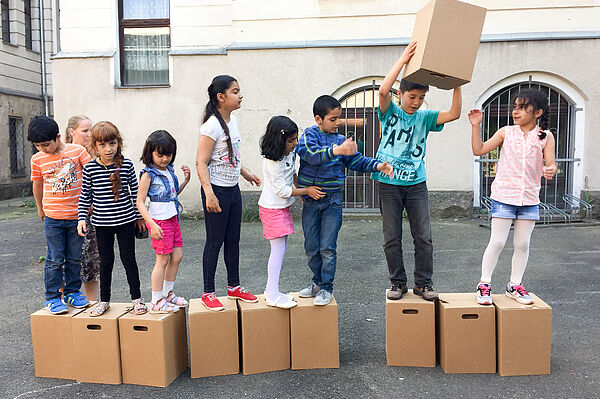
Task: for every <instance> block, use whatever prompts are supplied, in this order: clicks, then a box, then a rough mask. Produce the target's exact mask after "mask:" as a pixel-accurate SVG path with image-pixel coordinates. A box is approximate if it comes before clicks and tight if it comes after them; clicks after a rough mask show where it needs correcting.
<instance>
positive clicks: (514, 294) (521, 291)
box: [506, 282, 533, 305]
mask: <svg viewBox="0 0 600 399" xmlns="http://www.w3.org/2000/svg"><path fill="white" fill-rule="evenodd" d="M506 296H507V297H509V298H513V299H515V300H516V301H517V302H519V303H522V304H524V305H531V304H532V303H533V298H532V297H531V295H529V294H528V293H527V291H525V288H523V286H522V285H521V284H515V285H512V284H511V283H510V282H509V283H508V284H507V285H506Z"/></svg>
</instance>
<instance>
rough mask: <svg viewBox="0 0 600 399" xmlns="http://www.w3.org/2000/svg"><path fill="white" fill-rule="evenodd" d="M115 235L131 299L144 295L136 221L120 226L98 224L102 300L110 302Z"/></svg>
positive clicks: (97, 236) (97, 237)
mask: <svg viewBox="0 0 600 399" xmlns="http://www.w3.org/2000/svg"><path fill="white" fill-rule="evenodd" d="M115 235H116V236H117V243H118V244H119V256H120V257H121V262H122V263H123V267H124V268H125V275H126V276H127V283H128V284H129V293H130V294H131V299H138V298H141V297H142V294H141V292H140V273H139V271H138V266H137V262H136V260H135V222H129V223H125V224H122V225H119V226H96V240H97V241H98V253H99V254H100V300H101V301H102V302H110V286H111V283H112V271H113V265H114V263H115V244H114V243H115Z"/></svg>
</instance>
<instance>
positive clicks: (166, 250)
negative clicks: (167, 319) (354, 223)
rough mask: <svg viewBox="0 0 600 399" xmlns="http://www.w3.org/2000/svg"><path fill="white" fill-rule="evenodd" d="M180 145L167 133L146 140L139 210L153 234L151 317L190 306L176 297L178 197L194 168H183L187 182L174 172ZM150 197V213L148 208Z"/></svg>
mask: <svg viewBox="0 0 600 399" xmlns="http://www.w3.org/2000/svg"><path fill="white" fill-rule="evenodd" d="M176 153H177V142H176V141H175V139H174V138H173V136H171V135H170V134H169V133H168V132H167V131H165V130H157V131H155V132H152V133H151V134H150V136H148V138H147V139H146V143H145V144H144V149H143V151H142V156H141V158H140V160H141V161H142V162H143V163H144V164H145V165H146V167H145V168H144V169H142V171H141V172H140V184H139V188H138V193H137V201H136V202H137V208H138V211H139V212H140V215H142V217H143V218H144V220H145V221H146V226H147V227H148V230H149V231H150V237H151V239H152V248H154V252H156V262H155V263H154V269H153V270H152V274H151V277H150V278H151V281H152V302H151V303H150V309H149V310H150V313H171V312H174V311H176V310H178V309H179V307H181V306H187V305H188V302H187V301H186V300H185V298H183V297H180V296H177V295H175V294H174V293H173V286H174V285H175V277H176V276H177V271H178V270H179V264H180V263H181V259H182V258H183V251H182V249H181V247H182V245H183V240H182V238H181V229H180V227H179V215H180V213H181V208H182V207H181V204H180V203H179V201H178V200H177V196H178V195H179V194H180V193H181V192H182V191H183V189H184V188H185V186H186V185H187V184H188V182H189V181H190V168H189V167H188V166H186V165H183V166H182V167H181V170H182V171H183V175H184V181H183V183H181V185H179V180H178V179H177V175H175V171H174V168H173V162H175V155H176ZM146 197H148V198H149V199H150V209H148V208H146V204H145V202H146Z"/></svg>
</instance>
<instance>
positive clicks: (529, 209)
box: [492, 200, 540, 220]
mask: <svg viewBox="0 0 600 399" xmlns="http://www.w3.org/2000/svg"><path fill="white" fill-rule="evenodd" d="M492 217H493V218H500V219H521V220H540V210H539V209H538V206H537V205H523V206H517V205H509V204H505V203H503V202H498V201H496V200H492Z"/></svg>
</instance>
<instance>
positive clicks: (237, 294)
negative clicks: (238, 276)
mask: <svg viewBox="0 0 600 399" xmlns="http://www.w3.org/2000/svg"><path fill="white" fill-rule="evenodd" d="M227 298H231V299H239V300H241V301H244V302H258V298H257V297H256V296H254V295H252V294H251V293H249V292H248V291H246V289H245V288H244V287H242V286H241V285H238V286H237V287H235V288H231V287H227Z"/></svg>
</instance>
